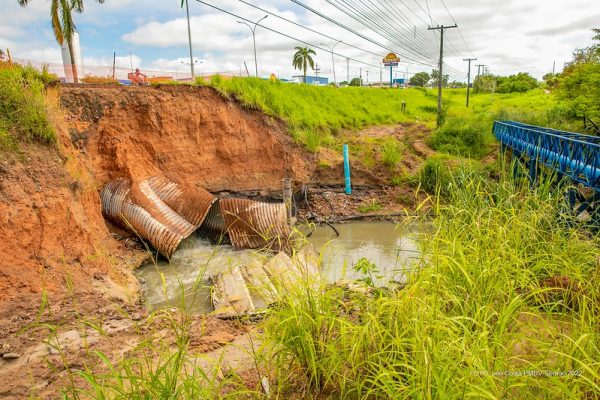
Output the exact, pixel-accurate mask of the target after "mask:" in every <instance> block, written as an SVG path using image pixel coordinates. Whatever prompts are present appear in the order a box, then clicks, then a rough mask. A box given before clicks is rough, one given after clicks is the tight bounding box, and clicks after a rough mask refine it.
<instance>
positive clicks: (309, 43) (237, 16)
mask: <svg viewBox="0 0 600 400" xmlns="http://www.w3.org/2000/svg"><path fill="white" fill-rule="evenodd" d="M196 1H197V2H198V3H201V4H204V5H205V6H208V7H211V8H214V9H215V10H218V11H221V12H223V13H225V14H229V15H231V16H233V17H236V18H239V19H241V20H243V21H246V22H249V23H254V21H251V20H249V19H247V18H244V17H242V16H241V15H237V14H235V13H232V12H231V11H227V10H225V9H222V8H220V7H217V6H215V5H212V4H209V3H207V2H205V1H202V0H196ZM257 26H260V27H262V28H264V29H266V30H268V31H271V32H274V33H277V34H279V35H281V36H285V37H287V38H289V39H292V40H295V41H297V42H300V43H304V44H307V45H309V46H312V47H314V48H316V49H319V50H321V51H326V52H329V50H328V49H325V48H323V47H321V46H318V45H316V44H314V43H311V42H307V41H306V40H302V39H299V38H297V37H294V36H291V35H288V34H287V33H283V32H280V31H278V30H276V29H273V28H269V27H268V26H265V25H262V24H257ZM333 54H335V55H336V56H339V57H344V58H346V59H348V60H352V61H354V62H357V63H359V64H363V65H368V66H370V67H374V68H379V65H373V64H369V63H367V62H364V61H361V60H357V59H355V58H352V57H348V56H345V55H343V54H340V53H333Z"/></svg>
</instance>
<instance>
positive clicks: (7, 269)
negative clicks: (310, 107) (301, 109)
mask: <svg viewBox="0 0 600 400" xmlns="http://www.w3.org/2000/svg"><path fill="white" fill-rule="evenodd" d="M47 99H48V107H49V113H50V116H51V119H52V122H53V124H54V126H55V127H56V131H57V135H58V143H57V144H56V145H53V146H46V145H41V144H23V145H22V146H21V153H20V154H9V153H3V154H1V157H0V238H1V240H0V254H2V255H3V257H2V260H0V319H2V317H6V318H8V319H10V318H12V317H13V316H15V317H16V316H17V315H19V314H26V315H28V318H29V317H34V316H35V310H36V309H37V307H39V305H40V303H41V301H42V293H43V292H44V291H45V292H46V293H47V295H48V296H50V298H51V300H52V301H59V300H60V298H61V296H62V295H64V294H65V293H67V292H80V293H98V295H99V296H100V295H102V294H107V293H108V294H109V295H110V296H112V297H115V296H116V297H121V298H124V297H127V296H130V297H132V298H134V297H135V288H136V285H135V281H134V280H133V278H132V277H131V275H130V274H129V270H131V269H132V268H133V266H135V265H136V264H137V263H139V262H140V260H141V259H142V257H143V255H142V254H141V252H139V251H135V250H132V248H129V247H127V245H126V243H125V242H123V241H117V240H115V239H114V238H113V236H112V234H111V233H110V232H109V229H108V228H107V225H106V222H105V220H104V218H103V216H102V212H101V206H100V201H99V196H98V191H99V189H101V188H102V187H103V186H104V184H105V183H106V182H108V181H109V180H112V179H115V178H120V177H126V178H130V179H133V180H137V179H141V178H147V177H148V176H150V175H165V176H166V177H168V178H169V179H171V180H173V181H175V182H178V183H181V184H183V185H186V186H187V185H192V186H194V185H195V186H198V187H203V188H206V189H208V190H211V191H222V190H230V191H258V192H264V194H269V193H270V192H271V191H275V192H277V193H279V192H280V190H281V179H282V178H284V177H286V176H290V177H292V178H294V179H295V180H304V179H306V178H307V176H308V172H307V168H306V165H307V163H306V162H305V160H304V158H303V157H304V156H303V154H305V153H304V152H303V150H301V149H300V148H299V147H297V146H294V145H293V144H292V143H291V139H290V138H289V136H288V135H287V134H286V133H285V127H284V125H283V124H282V123H281V122H278V121H275V120H272V119H270V118H268V117H266V116H264V115H263V114H262V113H260V112H258V111H255V110H245V109H242V108H241V107H240V106H239V104H238V103H236V102H235V101H233V100H227V99H224V98H223V97H222V96H220V95H219V94H218V93H216V92H215V91H214V90H213V89H211V88H205V87H188V86H167V87H161V88H155V87H120V86H89V85H88V86H63V87H60V88H58V89H50V90H49V91H48V93H47ZM19 318H20V317H19ZM2 333H10V332H2V328H0V336H2Z"/></svg>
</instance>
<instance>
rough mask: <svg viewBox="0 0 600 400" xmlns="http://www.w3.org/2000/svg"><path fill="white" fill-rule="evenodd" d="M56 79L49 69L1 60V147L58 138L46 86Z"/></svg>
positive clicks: (6, 147) (4, 148)
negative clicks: (45, 91)
mask: <svg viewBox="0 0 600 400" xmlns="http://www.w3.org/2000/svg"><path fill="white" fill-rule="evenodd" d="M55 80H56V77H55V76H54V75H51V74H48V73H47V72H46V71H42V72H39V71H37V70H35V69H34V68H32V67H22V66H19V65H11V64H8V63H3V62H0V150H5V151H6V150H13V151H14V150H17V149H18V143H19V142H23V141H31V140H36V141H40V142H43V143H51V142H54V141H55V140H56V136H55V132H54V129H53V127H52V125H51V124H50V121H49V119H48V115H47V113H46V104H45V98H44V87H45V85H46V84H48V83H51V82H54V81H55Z"/></svg>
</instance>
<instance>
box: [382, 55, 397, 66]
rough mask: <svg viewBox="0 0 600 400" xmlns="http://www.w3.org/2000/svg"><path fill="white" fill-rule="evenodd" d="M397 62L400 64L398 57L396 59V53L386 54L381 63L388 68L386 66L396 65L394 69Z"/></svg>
mask: <svg viewBox="0 0 600 400" xmlns="http://www.w3.org/2000/svg"><path fill="white" fill-rule="evenodd" d="M399 62H400V57H398V56H397V55H396V53H388V54H387V55H386V56H385V57H383V63H384V64H385V65H386V66H388V67H389V66H390V65H388V64H396V65H394V67H395V66H397V65H398V63H399Z"/></svg>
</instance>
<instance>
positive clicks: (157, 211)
mask: <svg viewBox="0 0 600 400" xmlns="http://www.w3.org/2000/svg"><path fill="white" fill-rule="evenodd" d="M100 197H101V201H102V212H103V214H104V215H105V216H106V218H108V219H110V220H112V221H114V222H116V223H119V224H121V225H124V226H125V227H126V228H128V229H129V230H131V231H133V232H134V233H135V234H136V235H138V236H139V237H140V238H142V239H144V240H148V241H149V242H150V244H152V246H153V247H154V248H155V249H157V250H158V251H159V252H160V253H161V254H162V255H164V256H165V257H167V258H170V257H171V255H172V254H173V253H174V252H175V250H176V249H177V247H178V246H179V244H180V243H181V241H182V240H183V239H185V238H187V237H188V236H190V235H191V234H192V233H194V232H195V231H197V230H198V231H199V233H200V234H201V235H203V236H205V237H209V238H210V239H212V240H214V241H218V242H222V241H223V239H224V238H229V240H230V242H231V244H232V245H233V247H234V248H235V249H236V250H241V249H256V248H265V247H266V248H270V249H272V250H276V251H280V250H283V249H286V248H287V247H288V243H287V242H288V238H289V236H290V228H289V224H288V220H287V212H286V207H285V204H282V203H264V202H258V201H253V200H249V199H238V198H227V199H218V198H217V197H215V196H213V195H212V194H210V193H209V192H207V191H206V190H204V189H198V188H190V187H185V186H182V185H179V184H177V183H174V182H171V181H170V180H168V179H167V178H164V177H150V178H148V179H145V180H142V181H139V182H131V181H130V180H127V179H116V180H114V181H112V182H109V183H108V184H107V185H106V186H105V187H104V189H103V190H102V193H101V195H100Z"/></svg>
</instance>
